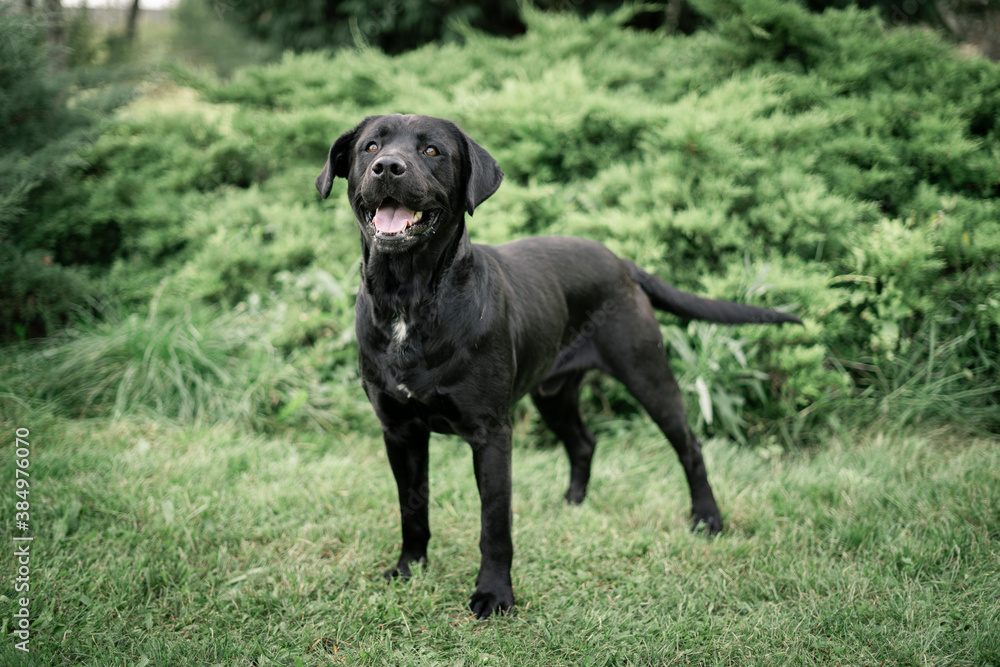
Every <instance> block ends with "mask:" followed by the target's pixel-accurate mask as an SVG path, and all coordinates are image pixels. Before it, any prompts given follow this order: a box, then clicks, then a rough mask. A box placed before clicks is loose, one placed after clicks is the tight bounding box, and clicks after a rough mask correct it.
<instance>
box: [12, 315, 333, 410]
mask: <svg viewBox="0 0 1000 667" xmlns="http://www.w3.org/2000/svg"><path fill="white" fill-rule="evenodd" d="M271 328H273V324H272V323H270V322H268V321H267V320H266V319H265V318H263V317H261V316H259V315H255V314H251V313H250V312H248V309H247V308H245V307H244V308H237V309H235V310H234V311H220V310H214V309H210V308H207V307H200V308H197V309H190V308H189V309H187V310H186V311H185V312H183V313H181V314H177V315H173V316H169V317H163V316H159V315H157V312H156V308H155V307H154V308H151V309H150V312H149V314H148V315H147V316H145V317H143V316H140V315H139V314H135V313H133V314H130V315H122V314H121V313H118V312H114V311H112V312H111V313H109V314H107V316H106V317H104V318H102V319H101V320H99V321H97V320H95V321H91V322H88V323H85V324H84V325H82V326H80V327H78V328H76V329H71V330H67V331H66V332H64V333H63V334H61V335H59V336H57V337H55V338H53V339H52V340H50V341H49V342H48V343H46V344H45V345H44V347H41V348H39V349H36V350H34V351H33V352H32V353H31V354H29V355H26V356H25V357H24V358H23V359H22V361H21V363H20V364H19V365H18V366H17V368H15V369H13V372H11V373H8V374H7V375H8V377H7V378H5V380H3V381H2V382H3V384H4V385H6V387H5V389H6V393H8V396H9V397H15V396H16V397H20V398H21V400H22V401H24V400H26V401H28V402H32V401H35V402H41V401H44V402H45V403H47V404H48V405H49V406H50V407H52V408H54V409H55V410H57V411H58V412H61V413H64V414H66V415H67V416H71V417H82V418H87V417H102V418H111V419H114V420H119V419H121V418H123V417H126V416H128V415H132V414H135V413H143V412H145V413H148V414H151V415H154V416H156V417H157V418H165V419H168V420H173V421H176V422H179V423H195V424H197V423H233V424H235V425H237V426H243V427H248V428H252V429H259V428H263V429H270V428H273V427H274V426H276V425H277V424H278V423H279V422H283V421H288V420H290V418H292V417H293V416H295V415H296V414H297V413H299V414H300V415H301V416H311V417H312V418H313V420H317V419H319V420H321V421H322V420H323V417H322V415H321V414H319V413H318V412H316V411H315V410H314V409H313V408H314V407H315V406H313V405H311V404H310V397H311V396H312V395H313V394H315V393H316V392H317V391H318V388H317V387H310V386H309V384H308V381H307V380H306V379H305V378H304V376H303V374H302V373H300V372H299V371H298V370H297V369H296V368H295V367H294V366H293V365H292V364H290V363H288V362H287V361H286V360H285V359H283V358H281V356H280V354H279V353H278V352H277V351H276V350H275V348H274V347H273V346H272V345H271V344H270V342H269V334H270V331H269V330H270V329H271ZM320 412H321V411H320ZM310 413H312V414H311V415H310Z"/></svg>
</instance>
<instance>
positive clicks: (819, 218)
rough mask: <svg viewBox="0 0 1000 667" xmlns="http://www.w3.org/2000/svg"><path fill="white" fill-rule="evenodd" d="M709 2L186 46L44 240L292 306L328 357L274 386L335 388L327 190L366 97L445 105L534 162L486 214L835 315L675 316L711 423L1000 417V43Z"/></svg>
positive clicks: (735, 432)
mask: <svg viewBox="0 0 1000 667" xmlns="http://www.w3.org/2000/svg"><path fill="white" fill-rule="evenodd" d="M694 4H695V5H696V8H697V9H698V10H699V12H700V13H701V14H703V15H704V16H706V17H708V19H709V20H710V22H711V27H710V28H709V29H707V30H703V31H700V32H698V33H695V34H694V35H691V36H669V35H665V34H661V33H650V32H637V31H632V30H629V29H627V28H624V27H622V26H623V24H624V23H625V22H627V21H628V20H629V19H630V18H631V16H632V15H631V13H630V12H629V10H621V11H618V12H617V13H616V14H613V15H611V16H595V17H591V18H587V19H581V18H578V17H577V16H575V15H572V14H546V13H541V12H538V11H536V10H533V9H530V8H525V9H524V10H523V13H522V16H521V18H522V20H523V21H524V22H525V23H526V24H527V26H528V29H527V32H526V33H525V34H524V35H523V36H520V37H516V38H513V39H506V38H499V37H492V36H487V35H484V34H481V33H478V32H475V31H473V30H471V29H466V28H456V29H458V30H459V31H460V32H461V33H462V37H463V39H462V42H461V43H456V42H452V43H447V44H439V45H428V46H424V47H422V48H419V49H417V50H415V51H410V52H408V53H405V54H402V55H399V56H394V57H390V56H387V55H385V54H384V53H382V52H380V51H377V50H373V49H362V50H343V51H338V52H336V53H333V54H327V53H304V54H298V55H295V54H286V55H285V56H284V57H283V58H282V59H281V60H280V61H279V62H276V63H272V64H268V65H255V66H250V67H245V68H242V69H239V70H237V71H236V72H235V73H234V75H233V76H232V77H231V78H229V79H225V80H218V79H215V78H212V77H211V76H208V75H205V74H201V73H194V72H189V73H181V74H179V83H178V84H177V85H174V86H168V87H161V88H160V89H159V90H157V91H153V92H151V93H150V94H149V95H147V96H146V97H144V98H143V99H141V100H138V101H136V102H135V103H133V104H132V105H130V106H129V107H128V108H127V109H126V110H125V111H124V112H122V113H120V114H119V115H118V116H117V118H116V119H115V121H114V122H112V123H111V124H110V125H109V126H108V128H107V130H106V132H104V134H103V135H102V136H101V137H100V139H99V140H97V141H96V142H95V143H94V144H93V145H92V146H88V147H86V148H83V149H81V150H79V151H77V152H76V153H74V154H73V155H74V162H73V164H74V165H75V166H73V167H72V168H71V169H70V172H69V173H67V174H65V175H64V176H63V177H62V178H61V179H60V182H59V187H51V188H46V189H44V191H42V192H40V193H39V196H38V201H37V205H36V206H35V207H34V209H33V210H32V212H31V213H30V215H29V216H28V219H27V220H26V222H25V226H24V230H23V231H22V232H20V234H21V235H20V238H21V239H22V240H23V243H22V245H23V247H25V248H41V247H43V246H44V247H46V248H48V249H50V250H51V252H52V253H53V255H52V257H54V258H55V259H56V260H57V261H58V262H62V263H66V264H71V265H73V264H83V265H87V266H90V267H95V266H97V267H104V268H102V269H100V270H99V271H98V272H97V275H98V276H99V279H100V281H101V285H102V286H103V288H104V290H105V292H106V293H107V294H114V295H116V298H117V299H119V300H120V301H121V302H122V303H123V304H124V307H125V308H129V309H140V310H141V309H143V308H144V307H145V304H148V303H149V301H150V300H151V299H152V297H153V291H154V289H157V286H158V289H159V292H158V293H157V304H158V313H157V315H156V317H159V318H167V319H164V325H165V326H167V328H168V329H170V330H175V331H177V332H179V334H178V335H181V334H183V332H184V330H185V329H184V327H182V326H179V325H178V324H177V322H178V320H176V319H169V318H177V317H180V316H181V315H182V314H183V313H184V312H185V309H190V308H200V307H203V306H205V307H207V306H209V305H211V306H212V307H216V306H219V305H221V306H223V307H225V308H239V309H241V311H240V312H242V313H244V314H245V316H247V317H249V316H250V313H258V315H259V313H262V312H263V313H267V314H268V317H269V318H270V319H269V320H268V321H270V322H272V323H273V326H269V327H267V328H266V332H267V333H266V335H267V337H268V340H269V341H270V342H273V344H274V346H275V350H276V355H274V357H275V358H276V359H278V360H279V361H277V362H274V363H280V364H292V365H293V366H295V368H296V369H297V370H296V373H298V375H296V377H300V378H302V377H305V378H310V377H311V378H313V380H312V382H313V383H314V384H313V385H310V384H309V382H308V381H303V382H302V383H300V384H294V383H293V384H290V385H288V387H291V388H290V389H287V390H282V391H283V392H284V393H282V391H278V392H277V393H276V394H275V396H277V397H278V398H276V399H274V400H273V401H272V403H274V405H275V408H274V409H275V411H277V412H280V413H281V414H282V415H283V418H289V417H290V416H291V415H293V413H295V412H296V410H297V409H298V407H299V406H301V412H302V413H303V414H304V413H305V411H308V410H312V413H311V414H313V415H315V414H317V411H316V410H317V408H316V406H317V405H318V404H319V403H322V401H323V400H326V399H323V398H322V397H321V396H320V394H319V393H317V392H319V390H318V389H316V387H319V386H323V387H327V389H328V390H329V391H339V390H337V389H329V388H330V387H331V386H336V385H337V383H338V382H340V381H342V380H343V378H345V377H348V376H347V375H344V373H348V374H349V372H350V371H349V370H345V369H350V368H352V367H353V363H354V362H353V351H352V349H351V345H352V341H351V338H350V336H351V333H350V331H351V325H352V307H351V303H352V291H353V290H354V289H355V288H354V285H355V284H356V282H357V278H356V275H357V261H358V260H357V253H358V248H357V245H358V244H357V232H356V230H355V226H354V222H353V219H352V216H351V213H350V210H349V208H348V207H347V205H346V202H345V201H344V197H343V187H344V185H343V184H342V183H340V184H338V185H337V187H338V188H340V189H338V190H335V192H334V195H333V197H332V199H331V201H332V202H333V203H327V204H325V205H321V204H320V202H319V201H318V199H317V197H316V195H315V192H314V190H313V188H312V179H313V177H314V175H315V172H316V171H317V170H318V168H319V167H320V166H321V165H322V162H323V159H324V156H325V152H326V150H327V148H328V146H329V144H330V142H331V141H332V140H333V139H334V138H335V137H336V136H338V135H339V134H340V133H341V132H343V131H344V130H346V129H349V128H350V127H352V126H353V125H354V124H355V123H356V122H357V121H358V120H359V119H361V118H362V117H364V116H365V115H369V114H379V113H397V112H398V113H425V114H429V115H437V116H444V117H448V118H451V119H454V120H455V121H456V122H458V123H459V124H460V125H461V126H462V127H463V128H464V129H465V130H466V131H468V132H469V133H470V134H471V135H472V136H474V137H475V138H476V139H477V141H479V142H480V143H481V144H482V145H483V146H485V147H486V148H487V149H488V150H489V151H490V152H491V153H492V154H493V155H494V156H495V157H496V158H497V160H498V162H499V163H500V165H501V166H502V167H503V169H504V171H505V172H506V174H507V178H506V181H505V183H504V185H503V186H502V187H501V189H500V191H499V192H498V193H497V194H496V195H495V196H494V198H493V199H492V200H491V201H490V202H488V203H487V204H486V205H484V206H483V207H482V209H481V212H480V211H479V210H477V215H476V216H475V218H474V219H472V220H471V222H470V231H471V233H472V235H473V237H474V240H479V241H484V242H490V243H497V242H503V241H506V240H510V239H513V238H516V237H519V236H524V235H528V234H542V233H560V234H574V235H580V236H588V237H592V238H596V239H598V240H600V241H603V242H604V243H606V244H608V245H609V246H610V247H611V248H612V249H613V250H615V251H616V252H618V253H620V254H622V255H624V256H627V257H630V258H632V259H633V260H635V261H636V262H637V263H639V264H640V265H642V266H644V267H645V268H647V269H649V270H651V271H653V272H655V273H657V274H658V275H660V276H662V277H663V278H664V279H666V280H668V281H670V282H673V283H675V284H677V285H678V286H681V287H683V288H685V289H690V290H695V291H698V292H702V293H707V294H709V295H712V296H716V297H721V298H729V299H738V300H745V301H749V302H753V303H758V304H761V305H767V306H772V307H780V308H783V309H786V310H791V311H793V312H795V313H796V314H798V315H800V316H801V317H802V318H803V319H804V320H805V321H806V326H805V327H804V328H801V329H800V328H783V329H774V328H765V327H744V328H740V329H731V330H730V329H726V330H721V329H716V328H711V327H705V326H703V325H691V326H688V327H687V328H686V329H681V328H678V327H677V326H676V325H677V324H678V323H677V322H676V321H668V320H667V319H665V320H664V323H665V325H669V326H668V328H667V329H666V331H667V333H668V337H669V339H670V340H671V341H672V342H673V349H674V350H675V351H674V352H672V354H674V356H675V357H677V359H676V365H677V368H678V370H679V371H680V373H679V374H680V377H681V381H682V383H683V384H685V385H686V386H688V387H689V388H690V389H691V391H690V392H689V395H690V399H691V406H690V407H691V410H692V412H693V413H694V414H696V415H699V417H698V419H699V420H700V422H701V428H702V429H705V430H707V431H708V432H718V433H728V434H731V435H732V436H733V437H736V438H742V437H743V436H742V435H740V434H742V433H744V432H748V433H749V434H750V438H751V439H752V440H754V441H757V442H762V441H766V440H770V439H776V440H778V441H780V442H784V443H789V442H801V441H803V440H804V439H805V434H806V433H808V432H809V431H810V430H811V429H812V427H814V426H815V425H817V424H820V423H836V421H837V420H838V419H842V418H843V416H844V415H846V414H850V413H853V412H854V408H855V407H857V406H858V405H859V403H860V404H863V405H869V406H877V408H878V409H879V410H882V411H883V412H884V413H885V414H886V416H889V417H894V418H904V419H911V418H920V417H934V418H944V419H948V420H964V421H967V422H970V423H973V424H974V425H976V426H978V427H983V428H989V429H997V428H1000V413H998V410H997V405H998V400H1000V372H998V364H997V360H996V355H995V352H991V351H995V350H996V349H998V348H1000V278H998V277H997V276H998V272H997V266H996V263H997V261H998V258H1000V204H998V203H997V202H1000V159H998V158H1000V120H998V119H1000V69H998V67H997V66H996V65H995V64H992V63H990V62H988V61H985V60H981V59H977V58H971V57H966V56H963V55H961V54H960V53H959V52H958V51H957V50H955V49H954V48H953V47H951V46H949V45H948V44H946V43H944V42H942V41H941V40H940V39H938V38H937V37H935V36H934V35H933V34H932V33H929V32H927V31H923V30H916V29H910V28H902V29H888V28H887V27H886V26H885V25H884V24H883V23H882V22H881V21H880V19H879V18H878V16H877V15H876V14H874V13H872V12H867V11H860V10H857V9H845V10H828V11H826V12H824V13H823V14H812V13H809V12H808V11H806V10H805V9H803V8H802V7H801V6H799V5H797V4H794V3H788V2H780V1H778V0H751V1H749V2H744V3H730V2H712V1H710V0H704V1H701V2H697V3H694ZM454 25H456V26H457V25H458V24H454ZM126 321H127V320H126ZM171 327H172V328H171ZM135 331H136V333H135V335H139V333H140V332H141V329H136V330H135ZM102 335H105V334H102ZM185 335H186V334H185ZM261 335H264V334H263V333H262V334H261ZM163 345H165V344H160V343H158V344H157V349H168V348H169V346H167V347H163ZM116 354H118V352H116ZM62 363H66V361H65V360H64V361H63V362H62ZM268 363H271V362H268ZM213 368H214V367H213ZM213 374H216V373H215V371H214V370H212V371H211V372H210V373H209V376H212V375H213ZM279 375H280V373H279ZM229 376H231V373H230V375H227V377H229ZM199 377H200V376H199ZM283 377H284V376H283ZM334 378H338V380H337V381H333V382H332V380H333V379H334ZM49 389H50V390H51V388H49ZM305 389H308V392H309V399H308V401H306V402H305V403H303V399H302V398H301V396H302V394H301V392H302V391H303V390H305ZM39 391H41V390H39ZM608 392H611V393H612V394H614V396H616V397H617V394H615V393H614V392H617V389H615V388H614V387H611V386H610V385H595V386H594V396H595V397H597V398H595V400H598V399H600V397H602V396H604V397H605V398H606V397H607V394H608ZM58 395H59V394H58V392H54V393H53V392H51V391H50V393H49V394H47V396H48V397H49V398H53V397H55V398H56V399H58ZM107 395H108V397H109V398H108V399H107V400H108V401H111V398H110V397H112V396H114V401H112V403H109V405H114V406H115V407H114V409H115V410H117V409H119V406H120V405H123V404H122V403H121V402H120V397H119V396H118V394H115V392H110V393H108V394H107ZM948 397H951V398H948ZM327 398H329V397H327ZM868 399H880V400H877V401H872V400H868ZM616 400H617V398H616ZM623 400H624V399H623ZM296 401H298V405H296ZM91 404H92V403H80V401H79V400H78V398H73V399H72V405H73V406H77V408H79V406H80V405H91ZM289 406H292V407H289ZM845 407H849V408H851V410H850V411H848V410H845ZM286 408H287V409H286ZM873 409H874V408H873ZM863 414H866V415H871V414H872V413H871V412H870V411H868V412H864V413H863Z"/></svg>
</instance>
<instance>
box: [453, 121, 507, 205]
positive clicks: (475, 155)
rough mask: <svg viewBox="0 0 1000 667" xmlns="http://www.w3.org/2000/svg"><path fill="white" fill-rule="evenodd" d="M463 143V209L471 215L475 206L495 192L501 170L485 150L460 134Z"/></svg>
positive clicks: (501, 176) (498, 184) (501, 177)
mask: <svg viewBox="0 0 1000 667" xmlns="http://www.w3.org/2000/svg"><path fill="white" fill-rule="evenodd" d="M462 139H463V140H464V141H465V156H464V160H463V162H464V163H465V174H466V181H465V209H466V210H467V211H468V212H469V215H472V211H474V210H475V208H476V207H477V206H479V205H480V204H481V203H483V202H484V201H486V199H487V198H488V197H489V196H490V195H492V194H493V193H494V192H496V191H497V188H499V187H500V181H502V180H503V170H502V169H500V166H499V165H498V164H497V161H496V160H494V159H493V156H492V155H490V154H489V153H487V152H486V149H485V148H483V147H482V146H480V145H479V144H477V143H476V142H475V141H473V140H472V139H470V138H469V135H467V134H466V133H465V132H462Z"/></svg>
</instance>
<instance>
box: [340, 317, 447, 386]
mask: <svg viewBox="0 0 1000 667" xmlns="http://www.w3.org/2000/svg"><path fill="white" fill-rule="evenodd" d="M377 329H378V335H377V336H372V337H371V338H369V339H368V340H359V343H360V344H361V346H362V348H363V353H364V355H365V357H366V358H367V359H368V360H369V363H368V364H366V366H368V367H369V369H370V370H369V372H368V373H366V375H367V376H368V377H367V380H368V381H369V382H374V383H376V384H377V385H378V388H379V389H381V390H382V391H384V392H386V393H388V394H389V395H391V396H393V397H394V398H395V399H396V400H398V401H401V402H406V401H410V400H415V401H419V402H424V403H427V402H431V401H433V399H434V398H435V397H436V396H437V394H438V390H439V388H440V386H441V384H442V381H443V378H444V377H445V376H446V375H447V373H448V368H449V366H450V365H451V363H450V362H451V359H452V355H449V354H448V353H447V352H446V351H443V350H442V346H441V344H440V337H438V340H435V336H434V335H433V331H431V330H430V329H429V325H428V321H427V320H426V319H421V318H420V317H413V316H407V315H406V314H401V313H400V314H395V315H394V316H393V317H392V318H390V319H389V320H388V321H386V322H383V323H381V326H378V327H377ZM376 338H377V340H375V339H376Z"/></svg>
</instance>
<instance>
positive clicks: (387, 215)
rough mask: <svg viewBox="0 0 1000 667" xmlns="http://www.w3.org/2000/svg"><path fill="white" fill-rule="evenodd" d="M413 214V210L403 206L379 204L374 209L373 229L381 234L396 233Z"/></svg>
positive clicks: (404, 227) (402, 228)
mask: <svg viewBox="0 0 1000 667" xmlns="http://www.w3.org/2000/svg"><path fill="white" fill-rule="evenodd" d="M414 215H415V211H411V210H410V209H408V208H406V207H405V206H379V207H378V209H377V210H376V211H375V220H374V222H375V229H377V230H378V231H380V232H382V233H383V234H398V233H400V232H401V231H403V230H404V229H406V224H407V223H408V222H410V221H411V220H413V216H414Z"/></svg>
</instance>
